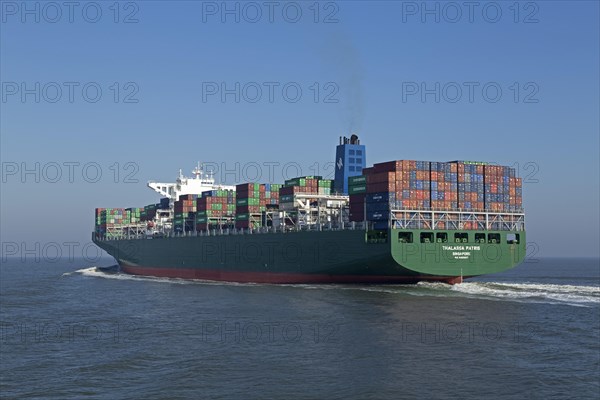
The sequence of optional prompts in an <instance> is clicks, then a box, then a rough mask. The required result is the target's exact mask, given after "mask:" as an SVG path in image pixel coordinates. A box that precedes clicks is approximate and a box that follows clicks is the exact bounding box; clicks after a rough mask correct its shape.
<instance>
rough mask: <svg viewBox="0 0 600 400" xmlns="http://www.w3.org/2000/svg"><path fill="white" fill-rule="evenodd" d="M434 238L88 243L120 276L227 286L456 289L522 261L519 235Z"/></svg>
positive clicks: (313, 234) (366, 234) (373, 234)
mask: <svg viewBox="0 0 600 400" xmlns="http://www.w3.org/2000/svg"><path fill="white" fill-rule="evenodd" d="M438 233H439V232H438V231H431V230H429V231H425V230H407V229H389V230H384V231H364V230H331V231H328V230H326V231H300V232H287V233H282V232H277V233H254V234H226V235H214V236H208V235H204V236H187V237H161V238H144V239H115V240H99V239H97V238H96V237H94V238H93V240H94V242H95V243H96V244H97V245H98V246H99V247H100V248H102V249H103V250H105V251H106V252H107V253H108V254H110V255H111V256H113V257H114V258H115V259H116V260H117V262H118V264H119V266H120V268H121V270H122V271H123V272H125V273H129V274H135V275H145V276H156V277H170V278H184V279H202V280H216V281H229V282H255V283H280V284H281V283H287V284H291V283H380V284H381V283H416V282H419V281H440V282H446V283H458V282H462V280H463V279H465V278H469V277H473V276H478V275H484V274H491V273H497V272H502V271H506V270H508V269H510V268H513V267H515V266H516V265H518V264H519V263H521V262H522V261H523V259H524V257H525V250H526V247H525V243H526V240H525V232H524V231H518V232H511V231H474V230H472V231H460V232H459V231H444V232H443V235H444V236H443V239H441V238H439V237H438ZM476 234H477V238H476ZM433 235H435V236H433ZM430 236H431V238H432V240H428V239H429V237H430ZM457 236H459V237H460V239H459V238H457Z"/></svg>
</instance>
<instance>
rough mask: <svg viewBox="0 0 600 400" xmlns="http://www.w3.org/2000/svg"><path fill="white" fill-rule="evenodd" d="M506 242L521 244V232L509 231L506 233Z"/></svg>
mask: <svg viewBox="0 0 600 400" xmlns="http://www.w3.org/2000/svg"><path fill="white" fill-rule="evenodd" d="M506 243H508V244H519V234H518V233H508V234H507V235H506Z"/></svg>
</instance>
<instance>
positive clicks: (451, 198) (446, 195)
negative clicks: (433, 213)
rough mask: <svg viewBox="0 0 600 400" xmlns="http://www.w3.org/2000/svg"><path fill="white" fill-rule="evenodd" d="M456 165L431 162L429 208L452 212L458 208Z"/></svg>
mask: <svg viewBox="0 0 600 400" xmlns="http://www.w3.org/2000/svg"><path fill="white" fill-rule="evenodd" d="M458 167H459V164H457V163H445V162H431V163H430V180H431V203H430V204H431V208H433V209H434V210H453V209H456V208H459V202H458V199H459V194H458V192H457V191H458V190H459V187H460V186H459V182H458Z"/></svg>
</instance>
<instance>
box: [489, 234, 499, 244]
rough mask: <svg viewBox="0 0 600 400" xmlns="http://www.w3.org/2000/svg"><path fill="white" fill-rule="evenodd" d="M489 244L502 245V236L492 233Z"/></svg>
mask: <svg viewBox="0 0 600 400" xmlns="http://www.w3.org/2000/svg"><path fill="white" fill-rule="evenodd" d="M488 243H493V244H496V243H500V234H499V233H490V234H489V235H488Z"/></svg>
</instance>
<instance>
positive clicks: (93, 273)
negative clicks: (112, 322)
mask: <svg viewBox="0 0 600 400" xmlns="http://www.w3.org/2000/svg"><path fill="white" fill-rule="evenodd" d="M72 274H80V275H83V276H89V277H93V278H103V279H116V280H123V281H146V282H155V283H161V282H162V283H171V284H179V285H194V284H195V285H197V284H203V285H234V286H242V285H243V286H256V285H257V284H256V283H237V282H221V281H207V280H202V279H180V278H160V277H154V276H141V275H130V274H124V273H114V274H113V273H106V272H102V271H99V270H98V269H96V267H90V268H82V269H78V270H77V271H74V272H67V273H65V274H63V276H69V275H72Z"/></svg>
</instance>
